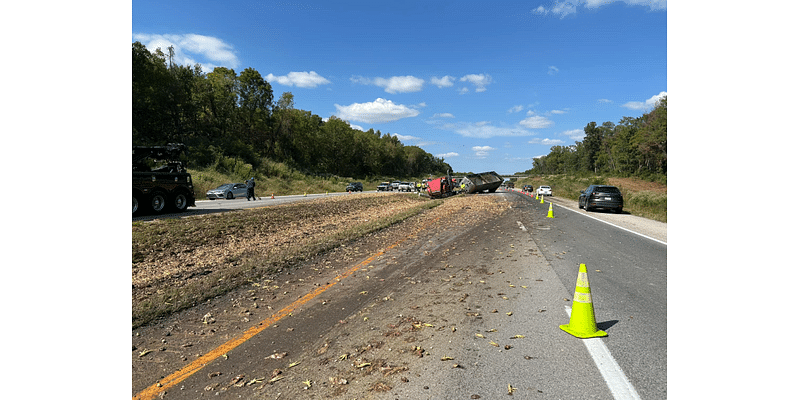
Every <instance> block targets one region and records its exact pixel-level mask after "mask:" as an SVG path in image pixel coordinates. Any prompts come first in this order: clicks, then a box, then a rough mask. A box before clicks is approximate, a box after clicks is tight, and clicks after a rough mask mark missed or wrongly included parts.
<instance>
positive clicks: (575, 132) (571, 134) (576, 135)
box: [560, 129, 586, 140]
mask: <svg viewBox="0 0 800 400" xmlns="http://www.w3.org/2000/svg"><path fill="white" fill-rule="evenodd" d="M560 135H563V136H566V137H568V138H570V139H571V140H583V137H584V136H586V132H584V131H583V129H571V130H568V131H564V132H561V133H560Z"/></svg>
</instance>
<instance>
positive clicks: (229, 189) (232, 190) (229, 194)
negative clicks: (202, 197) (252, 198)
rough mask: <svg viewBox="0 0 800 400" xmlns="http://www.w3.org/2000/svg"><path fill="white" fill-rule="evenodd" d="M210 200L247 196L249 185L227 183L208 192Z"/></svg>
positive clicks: (207, 195)
mask: <svg viewBox="0 0 800 400" xmlns="http://www.w3.org/2000/svg"><path fill="white" fill-rule="evenodd" d="M206 197H208V199H209V200H216V199H228V200H230V199H234V198H236V197H247V185H245V184H244V183H226V184H224V185H220V186H219V187H218V188H216V189H211V190H209V191H207V192H206Z"/></svg>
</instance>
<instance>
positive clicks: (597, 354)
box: [564, 306, 641, 400]
mask: <svg viewBox="0 0 800 400" xmlns="http://www.w3.org/2000/svg"><path fill="white" fill-rule="evenodd" d="M564 309H565V310H566V311H567V316H570V315H572V307H570V306H564ZM581 341H583V344H584V345H586V350H588V351H589V354H590V355H591V356H592V359H593V360H594V363H595V365H597V369H598V370H599V371H600V375H602V376H603V379H605V381H606V385H607V386H608V390H610V391H611V395H612V396H614V399H616V400H628V399H630V400H641V398H640V397H639V393H637V392H636V388H634V387H633V385H632V384H631V382H630V381H629V380H628V377H627V376H625V372H623V371H622V368H620V366H619V364H617V361H616V360H614V357H613V356H612V355H611V352H610V351H608V347H606V344H605V343H603V339H600V338H591V339H581Z"/></svg>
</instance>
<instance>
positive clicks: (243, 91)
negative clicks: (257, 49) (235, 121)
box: [238, 68, 272, 146]
mask: <svg viewBox="0 0 800 400" xmlns="http://www.w3.org/2000/svg"><path fill="white" fill-rule="evenodd" d="M238 79H239V85H238V89H239V93H238V95H239V110H240V115H241V119H242V129H243V131H244V132H243V133H245V135H246V137H245V139H246V142H247V143H250V144H254V145H259V146H263V145H264V143H265V142H266V141H267V132H268V130H269V121H270V118H271V117H272V86H271V85H270V84H269V82H267V81H265V80H264V78H263V77H262V76H261V74H260V73H259V72H258V71H256V70H255V69H253V68H245V70H244V71H242V73H241V74H240V75H239V78H238Z"/></svg>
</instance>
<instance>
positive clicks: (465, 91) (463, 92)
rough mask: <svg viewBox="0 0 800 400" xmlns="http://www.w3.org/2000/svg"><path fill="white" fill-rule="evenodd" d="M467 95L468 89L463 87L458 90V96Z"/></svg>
mask: <svg viewBox="0 0 800 400" xmlns="http://www.w3.org/2000/svg"><path fill="white" fill-rule="evenodd" d="M467 93H469V89H467V88H465V87H463V88H461V89H459V90H458V94H467Z"/></svg>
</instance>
